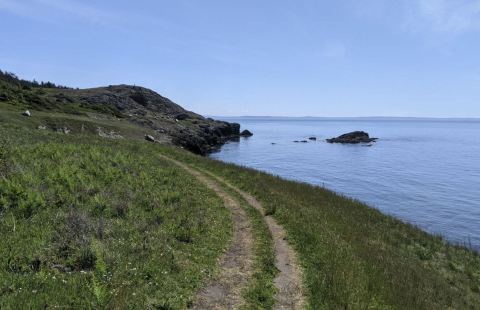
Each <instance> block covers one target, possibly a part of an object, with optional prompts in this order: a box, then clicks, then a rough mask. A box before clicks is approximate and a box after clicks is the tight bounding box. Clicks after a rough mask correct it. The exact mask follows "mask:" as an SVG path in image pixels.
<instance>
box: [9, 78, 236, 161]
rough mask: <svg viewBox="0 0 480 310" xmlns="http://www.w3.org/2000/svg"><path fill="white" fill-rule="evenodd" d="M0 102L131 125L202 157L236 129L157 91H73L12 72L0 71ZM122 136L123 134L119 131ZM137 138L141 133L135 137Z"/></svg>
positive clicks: (53, 126)
mask: <svg viewBox="0 0 480 310" xmlns="http://www.w3.org/2000/svg"><path fill="white" fill-rule="evenodd" d="M0 103H4V104H8V105H11V106H12V107H17V108H21V109H29V110H33V111H42V112H50V113H51V112H58V113H63V114H65V115H70V116H72V117H73V116H75V118H76V119H77V120H78V117H83V118H84V120H85V121H88V122H87V123H96V122H97V120H99V119H102V120H104V121H113V122H115V121H117V122H121V121H123V122H124V123H130V124H133V125H137V126H138V127H139V128H143V129H144V131H145V133H149V134H151V135H152V136H153V137H155V139H156V140H158V141H161V142H164V143H171V144H174V145H177V146H182V147H184V148H186V149H188V150H190V151H192V152H194V153H197V154H202V155H204V154H206V153H208V152H210V151H212V150H214V149H215V148H218V147H219V146H221V145H222V144H224V143H225V142H226V141H227V140H229V139H232V138H235V137H238V136H239V134H240V125H239V124H236V123H228V122H223V121H216V120H213V119H211V118H205V117H203V116H201V115H199V114H196V113H194V112H190V111H187V110H185V109H184V108H182V107H181V106H180V105H178V104H176V103H174V102H173V101H171V100H170V99H168V98H165V97H163V96H161V95H159V94H158V93H156V92H154V91H152V90H150V89H147V88H144V87H139V86H131V85H110V86H107V87H98V88H90V89H73V88H68V87H65V86H57V85H56V84H54V83H51V82H46V83H44V82H41V83H39V82H36V81H26V80H22V79H20V78H18V77H17V76H16V75H15V74H12V73H7V72H2V71H0ZM58 125H59V124H45V125H39V126H44V127H46V129H51V130H59V129H62V130H63V128H64V127H66V128H67V130H68V131H69V132H74V131H78V129H79V128H80V130H81V129H83V130H84V131H89V130H90V131H91V132H97V133H99V134H100V135H103V136H105V137H117V138H118V137H122V136H123V135H122V133H121V132H120V133H116V132H114V134H110V133H111V131H108V130H107V129H105V128H102V126H100V124H96V125H99V126H96V128H93V127H95V124H93V127H92V128H87V127H88V124H83V126H80V127H79V128H77V125H78V124H77V122H72V123H71V124H68V122H65V123H64V124H61V126H58ZM125 134H128V133H125ZM136 138H138V139H142V138H143V135H142V134H139V135H138V136H136Z"/></svg>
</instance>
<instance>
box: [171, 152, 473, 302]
mask: <svg viewBox="0 0 480 310" xmlns="http://www.w3.org/2000/svg"><path fill="white" fill-rule="evenodd" d="M167 151H168V152H169V153H170V154H171V155H173V156H176V157H177V158H182V160H184V161H187V162H189V163H191V164H193V165H196V166H197V167H200V168H203V169H206V170H209V171H212V172H214V173H216V174H218V175H221V176H223V177H224V178H226V179H227V180H229V181H230V182H232V183H233V184H235V185H237V186H238V187H240V188H242V189H243V190H245V191H248V192H250V193H252V194H254V195H255V196H256V197H257V198H258V199H259V200H260V201H261V202H262V203H263V204H264V206H265V207H266V208H267V209H268V212H269V213H274V216H275V218H276V219H277V220H278V221H279V222H280V223H281V224H282V225H283V226H284V227H285V228H286V230H287V232H288V234H289V239H290V241H291V242H292V243H293V244H294V245H295V248H296V249H297V251H298V252H299V254H300V258H301V261H302V264H303V267H304V268H305V275H306V279H305V280H306V286H307V290H308V291H307V294H308V299H309V302H310V307H311V308H312V309H321V308H333V309H338V308H355V309H357V308H362V309H364V308H372V309H385V308H393V309H444V308H450V307H453V308H457V309H459V308H462V309H463V308H471V309H478V308H480V306H479V305H480V257H479V256H478V255H477V254H475V253H473V252H471V251H469V250H467V249H465V248H462V247H456V246H452V245H449V244H447V243H445V242H444V241H443V240H442V239H441V238H440V237H435V236H431V235H429V234H427V233H424V232H423V231H421V230H420V229H417V228H415V227H413V226H411V225H408V224H405V223H402V222H401V221H399V220H397V219H394V218H392V217H390V216H385V215H383V214H381V213H380V212H378V211H377V210H375V209H372V208H369V207H368V206H366V205H364V204H362V203H360V202H358V201H354V200H350V199H347V198H344V197H341V196H339V195H336V194H334V193H332V192H330V191H328V190H324V189H322V188H319V187H314V186H310V185H308V184H301V183H296V182H290V181H286V180H283V179H280V178H277V177H275V176H272V175H269V174H265V173H261V172H258V171H255V170H251V169H246V168H241V167H238V166H235V165H227V164H224V163H220V162H217V161H213V160H209V159H204V158H199V157H196V156H192V155H190V154H187V153H184V152H179V151H177V150H175V149H167Z"/></svg>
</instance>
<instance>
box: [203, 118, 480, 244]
mask: <svg viewBox="0 0 480 310" xmlns="http://www.w3.org/2000/svg"><path fill="white" fill-rule="evenodd" d="M221 119H224V120H226V121H229V122H238V123H240V124H241V125H242V129H249V130H250V131H252V132H253V133H254V136H253V137H250V138H242V139H240V141H239V142H230V143H228V144H226V145H225V146H224V147H223V148H222V149H221V151H219V152H217V153H214V154H212V155H211V157H213V158H215V159H219V160H222V161H225V162H231V163H236V164H240V165H243V166H248V167H251V168H255V169H259V170H262V171H266V172H270V173H273V174H275V175H279V176H281V177H284V178H287V179H292V180H298V181H303V182H308V183H312V184H316V185H320V186H325V187H326V188H329V189H331V190H334V191H336V192H338V193H341V194H343V195H346V196H349V197H352V198H356V199H359V200H361V201H363V202H366V203H367V204H369V205H370V206H372V207H375V208H378V209H380V210H381V211H382V212H384V213H387V214H390V215H394V216H396V217H398V218H400V219H402V220H404V221H407V222H410V223H413V224H415V225H417V226H419V227H421V228H422V229H424V230H426V231H428V232H431V233H435V234H440V235H442V236H444V237H445V238H446V239H448V240H450V241H451V242H454V243H459V244H463V245H467V246H469V247H472V248H474V249H476V250H480V120H437V119H381V118H366V119H365V118H359V119H333V118H267V117H264V118H261V117H242V118H225V117H224V118H221ZM354 130H364V131H366V132H368V133H370V135H371V136H373V137H378V138H379V140H378V142H377V143H375V144H374V145H373V146H365V145H340V144H329V143H326V142H325V139H326V138H330V137H334V136H338V135H340V134H343V133H347V132H350V131H354ZM309 137H317V138H318V140H317V141H309V143H294V142H293V141H294V140H304V139H308V138H309Z"/></svg>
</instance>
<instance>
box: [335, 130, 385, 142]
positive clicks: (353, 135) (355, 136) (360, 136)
mask: <svg viewBox="0 0 480 310" xmlns="http://www.w3.org/2000/svg"><path fill="white" fill-rule="evenodd" d="M377 140H378V138H370V135H369V134H368V133H366V132H364V131H354V132H350V133H346V134H344V135H341V136H339V137H337V138H331V139H327V142H328V143H343V144H358V143H371V142H375V141H377Z"/></svg>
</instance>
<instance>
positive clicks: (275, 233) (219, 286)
mask: <svg viewBox="0 0 480 310" xmlns="http://www.w3.org/2000/svg"><path fill="white" fill-rule="evenodd" d="M160 156H161V157H162V158H163V159H165V160H168V161H170V162H172V163H174V164H175V165H177V166H179V167H181V168H182V169H184V170H185V171H187V172H188V173H190V174H191V175H193V176H194V177H195V178H197V179H198V180H199V181H200V182H202V183H203V184H204V185H206V186H207V187H208V188H210V189H211V190H213V191H214V192H215V193H216V194H217V195H218V196H219V197H220V198H222V199H223V201H224V204H225V207H226V208H228V209H229V210H230V211H231V213H232V220H233V238H232V242H231V244H230V246H229V248H228V249H227V251H226V252H225V254H224V255H223V256H222V257H221V259H220V262H219V267H220V269H221V272H220V275H219V277H218V278H216V279H215V280H213V281H211V282H210V283H208V284H207V286H206V287H204V288H203V289H201V290H200V291H199V292H198V294H197V296H196V298H195V301H194V304H193V306H192V308H193V309H236V308H238V307H240V306H242V305H243V304H244V302H243V298H242V290H243V289H244V288H245V287H246V286H247V285H248V280H249V279H250V278H251V276H252V273H253V261H254V259H255V257H254V250H253V232H252V225H251V223H250V220H249V218H248V216H247V214H246V212H245V210H244V209H243V208H242V206H241V204H240V203H239V202H238V200H237V199H235V197H233V196H232V195H230V194H228V192H227V191H226V190H225V189H224V188H225V187H227V188H230V189H231V190H233V191H235V192H237V193H238V194H239V195H240V196H241V197H242V198H243V199H244V200H245V201H246V202H247V203H248V204H249V205H250V206H252V207H253V208H255V209H257V210H258V211H260V212H261V213H262V214H263V213H264V210H263V207H262V205H261V204H260V203H259V202H258V201H257V200H256V199H255V197H253V196H252V195H250V194H248V193H246V192H244V191H242V190H240V189H239V188H237V187H235V186H233V185H232V184H230V183H229V182H227V181H225V180H224V179H222V178H220V177H219V176H217V175H215V174H213V173H211V172H208V171H204V170H200V169H197V168H194V167H192V166H190V165H187V164H185V163H182V162H179V161H178V160H175V159H173V158H170V157H167V156H164V155H160ZM264 220H265V222H266V224H267V226H268V228H269V230H270V233H271V235H272V238H273V241H274V247H275V266H276V267H277V269H278V270H279V273H278V275H277V277H276V278H275V280H274V284H275V287H276V289H277V294H276V296H275V305H274V309H302V308H303V307H304V305H305V298H304V291H303V287H302V272H301V268H300V267H299V264H298V260H297V255H296V253H295V251H294V250H293V248H292V247H291V246H290V245H289V244H288V242H287V241H286V232H285V230H284V229H283V227H282V226H280V225H279V224H278V223H277V222H276V221H275V219H274V218H273V217H271V216H265V217H264Z"/></svg>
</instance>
